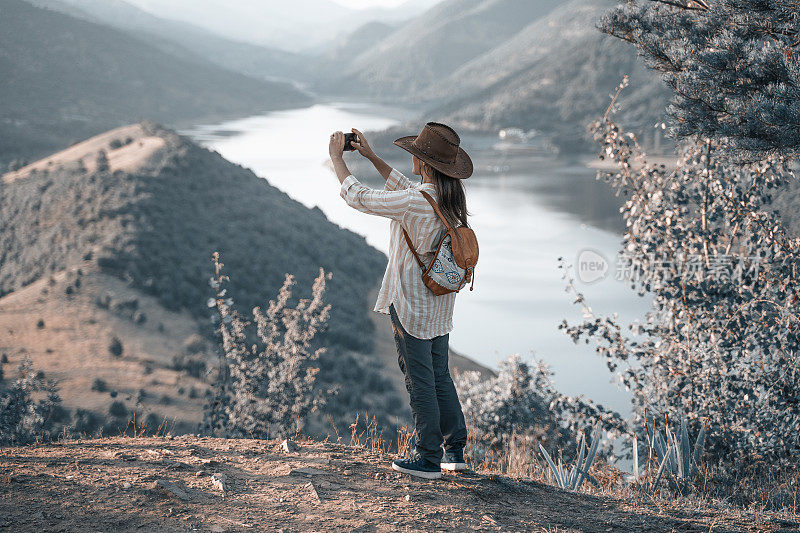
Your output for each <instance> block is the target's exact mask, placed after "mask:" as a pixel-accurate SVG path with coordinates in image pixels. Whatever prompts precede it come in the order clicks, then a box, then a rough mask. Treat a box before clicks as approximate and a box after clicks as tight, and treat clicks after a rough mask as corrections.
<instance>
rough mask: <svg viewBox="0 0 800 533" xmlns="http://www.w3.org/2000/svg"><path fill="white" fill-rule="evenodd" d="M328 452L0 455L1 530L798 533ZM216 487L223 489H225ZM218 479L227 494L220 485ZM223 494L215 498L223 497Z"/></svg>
mask: <svg viewBox="0 0 800 533" xmlns="http://www.w3.org/2000/svg"><path fill="white" fill-rule="evenodd" d="M391 459H392V456H391V455H389V454H387V453H384V452H381V451H379V450H371V448H370V447H354V446H345V445H343V444H340V443H335V442H325V443H320V442H311V441H306V442H302V443H300V447H299V449H298V450H297V451H293V452H288V453H287V452H285V451H284V450H283V449H282V447H281V443H280V442H278V441H262V440H223V439H209V438H197V437H192V436H185V437H177V438H171V437H165V438H113V439H99V440H83V441H65V442H60V443H55V444H51V445H38V446H26V447H18V448H0V527H8V528H11V530H12V531H17V532H21V533H25V532H31V533H39V532H41V531H77V530H89V531H120V532H123V531H170V532H171V531H187V530H192V531H204V532H209V531H210V532H216V533H219V532H227V531H231V532H233V531H314V532H316V531H423V530H424V531H569V532H572V531H584V532H599V533H606V532H609V531H613V532H621V533H624V532H643V531H687V532H688V531H697V532H700V531H704V532H706V531H718V532H728V531H765V532H766V531H775V532H778V531H786V532H788V531H796V530H797V527H798V526H800V523H798V522H797V521H796V519H792V518H790V517H786V518H784V517H782V516H776V515H771V514H767V513H761V512H741V511H737V512H731V510H730V508H727V507H725V506H724V505H723V504H719V505H708V504H703V503H702V502H697V501H694V500H689V499H687V500H685V501H684V502H683V503H680V502H679V503H670V504H665V503H664V502H662V501H660V500H652V501H647V500H644V499H642V500H639V501H637V500H636V499H635V497H633V496H631V495H627V496H626V497H624V498H619V497H615V496H613V495H610V493H613V490H614V489H613V487H614V486H615V485H618V484H619V477H618V476H616V477H615V476H610V477H607V478H606V477H601V478H600V479H602V480H603V485H604V487H603V489H602V490H599V491H595V492H594V493H593V494H586V493H580V494H574V493H568V492H564V491H560V490H558V489H555V488H553V487H551V486H549V485H545V484H543V483H540V482H537V481H530V480H525V479H513V478H510V477H506V476H501V475H496V474H492V473H490V472H479V473H475V472H469V471H468V472H465V473H460V474H446V475H444V476H443V477H442V479H441V480H436V481H425V480H415V479H411V478H408V477H402V476H401V474H397V473H395V472H393V471H392V470H391V469H390V467H389V461H390V460H391ZM223 476H224V477H223ZM215 480H221V481H222V484H220V481H215ZM221 489H224V491H223V490H221Z"/></svg>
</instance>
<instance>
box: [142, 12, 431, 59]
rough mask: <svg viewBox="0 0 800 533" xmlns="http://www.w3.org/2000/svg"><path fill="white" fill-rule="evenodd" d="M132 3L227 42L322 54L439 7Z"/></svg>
mask: <svg viewBox="0 0 800 533" xmlns="http://www.w3.org/2000/svg"><path fill="white" fill-rule="evenodd" d="M128 1H129V2H130V3H132V4H134V5H136V6H137V7H140V8H142V9H144V10H145V11H148V12H150V13H153V14H156V15H158V16H159V17H163V18H168V19H174V20H180V21H182V22H189V23H191V24H194V25H196V26H199V27H202V28H204V29H206V30H210V31H212V32H214V33H216V34H218V35H221V36H224V37H227V38H229V39H234V40H238V41H243V42H248V43H252V44H258V45H267V46H270V47H275V48H279V49H282V50H288V51H300V52H309V51H310V52H320V51H321V47H323V46H324V45H326V44H327V43H329V42H332V41H333V40H335V39H337V38H340V37H342V36H343V35H344V34H346V33H348V32H350V31H353V30H355V29H356V28H358V27H359V26H361V25H363V24H365V23H368V22H374V21H380V22H384V23H394V22H399V21H402V20H405V19H408V18H411V17H413V16H416V15H419V14H421V13H423V12H424V11H426V10H427V9H429V8H430V7H431V6H433V5H434V4H436V0H407V1H406V2H404V3H403V4H400V5H399V6H397V7H393V8H381V7H371V8H362V9H352V8H347V7H345V6H343V5H341V4H339V3H336V2H333V1H332V0H295V1H293V2H263V1H261V0H237V1H235V2H231V1H228V0H203V1H197V0H128Z"/></svg>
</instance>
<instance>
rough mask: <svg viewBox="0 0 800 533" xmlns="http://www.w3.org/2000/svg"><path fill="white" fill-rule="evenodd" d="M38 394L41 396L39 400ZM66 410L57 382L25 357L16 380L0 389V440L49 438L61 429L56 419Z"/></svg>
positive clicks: (24, 440) (13, 441)
mask: <svg viewBox="0 0 800 533" xmlns="http://www.w3.org/2000/svg"><path fill="white" fill-rule="evenodd" d="M36 394H39V395H40V396H42V397H41V398H40V399H38V400H37V399H36V398H35V397H34V395H36ZM64 413H65V412H64V409H63V408H62V407H61V397H60V396H59V394H58V387H57V386H56V383H55V382H54V381H49V380H47V381H46V380H45V379H44V377H43V375H42V374H41V373H37V372H34V370H33V363H31V360H30V359H28V358H25V359H24V360H23V362H22V363H21V364H20V366H19V377H18V378H17V380H16V381H15V382H14V383H13V384H12V385H11V386H10V387H9V388H7V389H6V390H4V391H2V393H0V444H25V443H27V442H31V441H33V440H36V439H42V440H47V439H49V438H51V437H53V436H55V435H56V434H57V433H58V427H57V425H56V423H57V422H59V421H60V420H61V419H62V418H63V416H64Z"/></svg>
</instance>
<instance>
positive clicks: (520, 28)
mask: <svg viewBox="0 0 800 533" xmlns="http://www.w3.org/2000/svg"><path fill="white" fill-rule="evenodd" d="M612 6H613V3H612V2H610V1H606V0H601V1H599V2H598V1H596V0H569V1H567V2H547V1H537V2H523V1H521V0H491V1H490V0H448V1H446V2H443V3H442V4H439V5H437V6H436V7H433V8H432V9H431V10H429V11H428V12H427V13H425V14H423V15H421V16H419V17H416V18H414V19H412V20H411V21H409V22H408V23H406V24H405V25H403V26H401V27H399V28H398V29H396V30H395V31H394V32H393V33H391V34H389V35H387V36H386V37H385V38H383V39H382V40H380V41H378V42H377V44H375V45H374V46H372V47H371V48H369V49H367V50H365V51H364V52H363V53H361V54H359V55H357V56H355V57H354V58H353V59H352V60H351V61H350V62H349V63H346V62H345V63H343V65H344V66H339V67H338V68H340V69H342V71H343V72H344V74H343V75H342V76H340V77H338V78H337V77H335V76H331V75H330V74H328V73H327V72H326V73H325V80H324V82H322V83H321V86H323V87H328V85H330V87H329V88H330V90H334V91H340V92H343V93H346V94H348V95H350V94H353V95H357V96H359V97H362V98H367V97H368V98H374V99H377V100H379V101H387V102H398V101H399V102H402V103H403V104H405V105H411V106H416V107H418V108H419V112H420V120H419V121H418V122H419V123H420V124H421V123H424V122H425V121H426V120H439V121H444V122H447V123H452V124H453V125H454V126H456V127H458V128H461V130H462V131H464V132H466V131H467V130H474V131H480V132H490V133H496V132H497V131H498V130H499V129H501V128H508V127H519V128H522V129H523V130H530V129H535V130H538V131H540V132H542V133H544V134H545V136H546V137H547V138H548V139H549V140H550V141H552V142H553V143H554V144H555V145H557V146H558V147H559V148H561V149H562V150H563V151H565V152H584V151H586V150H587V149H593V148H594V147H593V145H592V144H591V143H590V142H589V140H588V135H587V133H586V126H587V124H588V123H589V122H590V121H592V120H595V119H596V118H597V117H598V116H600V115H602V113H603V112H604V110H605V109H606V107H607V105H608V95H609V93H610V92H612V91H613V90H614V88H615V87H616V86H617V85H618V84H619V82H620V81H621V80H622V78H623V76H625V75H629V76H630V88H629V89H628V90H627V91H626V92H625V94H624V96H623V98H622V100H621V104H622V108H621V111H620V113H619V114H618V117H619V120H620V122H622V123H624V124H625V125H626V127H628V128H630V129H633V130H636V131H638V132H639V133H640V139H641V140H642V141H643V143H644V145H645V146H646V147H647V148H653V147H658V146H659V145H660V144H662V143H663V139H662V138H661V134H660V132H658V133H657V132H656V131H655V130H654V129H653V125H654V124H655V123H656V122H658V121H660V120H663V113H664V109H665V107H666V104H667V100H668V96H669V91H668V90H667V89H666V87H665V86H664V85H663V83H662V82H661V80H660V78H659V77H658V75H657V74H655V73H654V72H652V71H650V70H649V69H647V68H646V67H645V66H644V65H643V64H642V62H641V61H639V60H637V55H636V50H635V49H634V47H631V46H627V45H626V44H625V43H623V42H620V41H619V40H618V39H614V38H611V37H609V36H606V35H604V34H602V33H600V31H599V30H597V28H596V27H595V25H596V22H597V20H598V18H599V17H600V15H601V14H602V13H603V12H605V11H606V10H608V9H610V8H611V7H612ZM454 14H455V15H454ZM334 64H336V63H334ZM423 118H424V120H422V119H423ZM417 126H418V125H417V123H416V122H415V123H414V124H406V125H404V126H403V127H402V128H399V129H409V128H411V129H415V128H416V127H417ZM399 129H398V130H399ZM391 134H394V132H392V133H391ZM656 135H658V136H659V138H658V139H656V138H655V136H656Z"/></svg>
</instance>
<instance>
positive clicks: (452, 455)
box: [439, 450, 467, 470]
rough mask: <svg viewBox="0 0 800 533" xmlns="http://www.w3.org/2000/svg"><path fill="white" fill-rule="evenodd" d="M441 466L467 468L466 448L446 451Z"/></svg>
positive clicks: (452, 468)
mask: <svg viewBox="0 0 800 533" xmlns="http://www.w3.org/2000/svg"><path fill="white" fill-rule="evenodd" d="M439 467H440V468H441V469H442V470H466V469H467V463H466V462H464V450H451V451H449V452H448V451H445V452H444V455H443V456H442V462H441V464H439Z"/></svg>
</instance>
